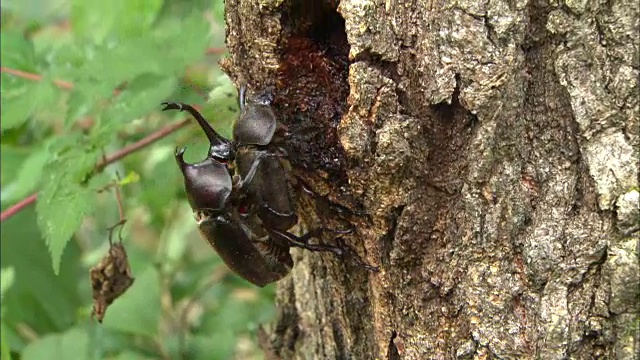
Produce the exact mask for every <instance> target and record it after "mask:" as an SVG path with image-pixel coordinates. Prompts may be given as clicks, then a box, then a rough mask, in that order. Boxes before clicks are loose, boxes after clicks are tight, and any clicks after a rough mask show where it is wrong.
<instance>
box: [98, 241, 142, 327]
mask: <svg viewBox="0 0 640 360" xmlns="http://www.w3.org/2000/svg"><path fill="white" fill-rule="evenodd" d="M89 277H90V280H91V287H92V288H93V311H92V313H91V317H92V318H93V317H95V318H96V319H98V321H99V322H102V319H103V318H104V315H105V313H106V311H107V308H108V307H109V305H111V303H113V301H114V300H115V299H117V298H118V297H120V296H121V295H122V294H124V292H125V291H127V289H129V287H130V286H131V284H133V281H134V278H133V277H132V274H131V267H130V266H129V260H128V258H127V252H126V250H125V248H124V246H123V245H122V243H115V244H111V247H110V248H109V252H108V253H107V254H106V255H105V256H104V257H103V258H102V260H100V262H99V263H98V265H96V266H94V267H92V268H91V270H90V271H89Z"/></svg>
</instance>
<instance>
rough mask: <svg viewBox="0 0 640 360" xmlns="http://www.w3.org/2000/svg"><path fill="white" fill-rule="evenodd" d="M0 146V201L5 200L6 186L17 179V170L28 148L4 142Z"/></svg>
mask: <svg viewBox="0 0 640 360" xmlns="http://www.w3.org/2000/svg"><path fill="white" fill-rule="evenodd" d="M2 140H3V144H2V145H1V146H0V159H1V161H0V175H1V183H2V198H1V200H2V202H3V203H4V202H6V201H5V197H6V196H8V193H9V191H7V187H9V186H10V184H11V183H12V182H15V181H16V179H17V175H18V171H20V168H21V167H22V166H23V165H22V164H23V163H24V162H25V160H26V159H28V157H29V149H28V148H22V147H17V146H13V145H8V144H6V143H4V140H5V139H4V138H3V139H2Z"/></svg>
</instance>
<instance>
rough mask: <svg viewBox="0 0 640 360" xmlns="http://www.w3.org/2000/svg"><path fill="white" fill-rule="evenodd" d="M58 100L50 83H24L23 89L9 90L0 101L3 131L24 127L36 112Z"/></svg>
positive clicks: (0, 124)
mask: <svg viewBox="0 0 640 360" xmlns="http://www.w3.org/2000/svg"><path fill="white" fill-rule="evenodd" d="M55 99H56V93H55V90H54V89H53V87H52V85H51V83H50V82H49V81H46V80H43V81H40V82H24V83H23V84H22V86H21V87H19V88H13V89H9V90H7V91H6V92H5V93H4V94H3V96H2V98H1V99H0V101H1V104H2V107H1V108H0V111H1V112H2V121H1V122H0V126H1V128H2V131H5V130H8V129H13V128H16V127H18V126H20V125H22V124H23V123H24V122H25V121H26V120H27V119H28V118H29V116H31V115H32V114H33V113H34V112H36V111H38V110H39V109H43V108H47V107H49V106H50V105H51V103H52V102H53V101H54V100H55Z"/></svg>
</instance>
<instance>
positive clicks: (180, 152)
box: [175, 147, 189, 172]
mask: <svg viewBox="0 0 640 360" xmlns="http://www.w3.org/2000/svg"><path fill="white" fill-rule="evenodd" d="M186 150H187V148H186V147H182V148H179V147H176V152H175V157H176V161H177V162H178V165H179V166H180V170H182V172H184V169H185V168H186V167H187V166H189V164H187V163H186V162H185V161H184V152H185V151H186Z"/></svg>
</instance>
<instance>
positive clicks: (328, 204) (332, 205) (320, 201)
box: [294, 176, 369, 219]
mask: <svg viewBox="0 0 640 360" xmlns="http://www.w3.org/2000/svg"><path fill="white" fill-rule="evenodd" d="M294 185H295V186H296V187H297V188H298V189H300V190H302V192H304V193H305V194H306V195H307V196H309V197H311V198H313V199H314V201H315V205H316V209H317V210H318V212H320V213H327V212H328V210H327V209H331V210H333V211H334V212H337V213H338V214H340V215H341V216H342V218H343V219H348V218H349V217H350V216H351V215H355V216H366V217H368V218H369V213H367V212H365V211H360V210H352V209H350V208H348V207H346V206H344V205H341V204H338V203H336V202H334V201H331V200H329V198H328V197H327V196H325V195H320V194H318V193H316V192H315V191H313V190H311V188H310V187H309V185H307V183H306V182H305V181H304V180H302V179H301V178H300V177H298V176H296V181H295V182H294Z"/></svg>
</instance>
